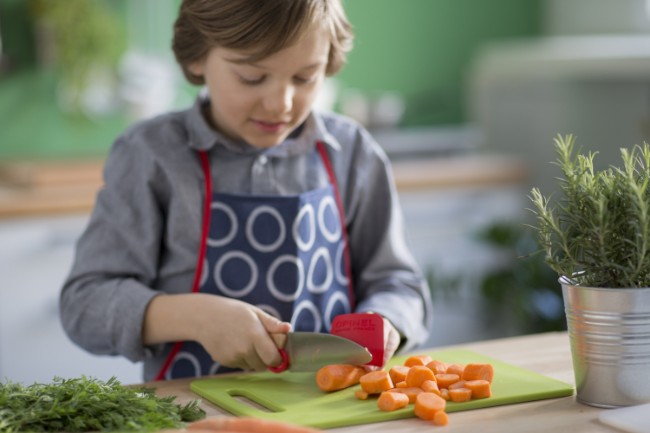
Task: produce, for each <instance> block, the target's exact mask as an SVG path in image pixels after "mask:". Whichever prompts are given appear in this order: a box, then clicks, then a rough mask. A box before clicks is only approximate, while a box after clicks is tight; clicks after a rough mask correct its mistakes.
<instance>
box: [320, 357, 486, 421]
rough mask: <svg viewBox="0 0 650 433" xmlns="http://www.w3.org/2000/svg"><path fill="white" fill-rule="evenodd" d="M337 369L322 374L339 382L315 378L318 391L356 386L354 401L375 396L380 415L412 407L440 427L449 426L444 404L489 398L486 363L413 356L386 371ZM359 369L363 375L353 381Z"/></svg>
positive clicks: (418, 415)
mask: <svg viewBox="0 0 650 433" xmlns="http://www.w3.org/2000/svg"><path fill="white" fill-rule="evenodd" d="M347 367H353V366H347ZM339 369H341V366H338V369H334V370H333V371H331V372H330V371H327V372H324V373H322V374H323V375H325V376H327V375H333V376H335V377H338V378H340V379H329V380H328V381H325V380H324V379H321V381H319V380H318V374H317V382H318V383H319V387H321V389H323V390H325V389H324V386H321V383H325V384H328V386H325V388H327V389H342V388H333V387H334V386H343V385H344V384H345V386H344V387H347V386H352V385H355V384H357V383H358V384H359V385H360V386H361V389H358V390H356V391H355V393H354V395H355V397H356V398H357V399H359V400H366V399H368V398H370V397H371V396H378V398H377V407H378V408H379V410H381V411H395V410H400V409H403V408H405V407H407V406H408V405H409V404H414V405H415V408H414V413H415V415H416V416H417V417H419V418H422V419H424V420H427V421H431V422H432V423H433V424H434V425H439V426H443V425H447V424H448V423H449V416H448V415H447V412H446V411H445V409H446V404H447V401H451V402H454V403H462V402H467V401H471V400H476V399H481V398H488V397H490V396H492V389H491V385H492V380H493V379H494V367H493V366H492V365H491V364H487V363H468V364H457V363H454V364H448V363H446V362H443V361H440V360H436V359H431V357H430V356H428V355H412V356H410V357H408V358H407V359H406V361H404V363H403V365H395V366H392V367H391V368H390V369H389V370H375V371H371V372H365V370H364V369H363V368H362V367H357V369H348V370H341V371H339ZM359 369H360V370H361V371H362V373H361V374H360V375H359V376H358V377H356V375H358V374H359ZM321 370H323V369H321ZM319 373H320V371H319ZM348 376H352V378H353V380H350V379H343V378H344V377H348ZM355 381H356V382H355ZM353 382H354V383H353ZM330 384H341V385H330Z"/></svg>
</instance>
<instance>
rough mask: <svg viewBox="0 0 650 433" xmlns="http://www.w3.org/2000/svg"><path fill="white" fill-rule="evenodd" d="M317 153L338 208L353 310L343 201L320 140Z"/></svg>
mask: <svg viewBox="0 0 650 433" xmlns="http://www.w3.org/2000/svg"><path fill="white" fill-rule="evenodd" d="M316 147H317V148H318V153H320V156H321V159H322V160H323V164H324V165H325V170H327V175H328V176H329V178H330V183H331V184H332V186H333V188H334V198H335V199H336V206H337V207H338V208H339V218H340V219H341V236H343V261H344V265H345V273H346V275H347V276H348V298H349V300H350V310H351V311H354V308H355V303H356V299H355V296H354V287H353V285H352V264H351V261H350V248H349V245H350V244H349V242H348V230H347V226H346V225H345V213H344V212H343V201H342V200H341V193H340V192H339V185H338V182H337V181H336V176H335V175H334V169H333V168H332V163H331V161H330V157H329V154H328V153H327V150H325V145H324V144H323V142H322V141H319V142H317V143H316Z"/></svg>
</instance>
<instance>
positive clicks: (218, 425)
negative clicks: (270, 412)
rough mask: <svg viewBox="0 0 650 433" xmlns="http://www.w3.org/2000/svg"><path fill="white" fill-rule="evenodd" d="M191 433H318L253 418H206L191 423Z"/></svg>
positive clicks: (286, 424) (188, 428)
mask: <svg viewBox="0 0 650 433" xmlns="http://www.w3.org/2000/svg"><path fill="white" fill-rule="evenodd" d="M186 429H187V430H190V431H206V430H207V431H228V432H240V433H241V432H244V433H266V432H283V433H317V432H320V431H321V430H315V429H313V428H309V427H301V426H297V425H293V424H289V423H286V422H282V421H271V420H264V419H260V418H252V417H241V418H237V417H232V416H215V417H210V418H204V419H202V420H200V421H196V422H193V423H190V424H188V425H187V427H186Z"/></svg>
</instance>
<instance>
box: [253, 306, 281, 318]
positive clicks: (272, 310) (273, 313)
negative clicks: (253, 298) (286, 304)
mask: <svg viewBox="0 0 650 433" xmlns="http://www.w3.org/2000/svg"><path fill="white" fill-rule="evenodd" d="M256 307H257V308H259V309H260V310H262V311H264V312H265V313H267V314H270V315H271V316H273V317H275V318H276V319H278V320H282V315H281V314H280V312H279V311H278V310H276V309H275V308H273V307H271V306H270V305H266V304H257V305H256Z"/></svg>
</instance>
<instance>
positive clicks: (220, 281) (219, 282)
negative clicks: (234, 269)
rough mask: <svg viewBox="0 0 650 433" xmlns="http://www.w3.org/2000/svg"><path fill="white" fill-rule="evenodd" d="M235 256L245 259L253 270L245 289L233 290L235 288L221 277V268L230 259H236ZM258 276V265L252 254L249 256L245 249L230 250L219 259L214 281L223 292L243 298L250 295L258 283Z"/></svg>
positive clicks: (215, 268)
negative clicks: (228, 285)
mask: <svg viewBox="0 0 650 433" xmlns="http://www.w3.org/2000/svg"><path fill="white" fill-rule="evenodd" d="M234 258H239V259H242V260H243V261H245V262H246V263H247V264H248V266H249V267H250V270H251V278H250V281H249V282H248V284H247V285H246V286H244V288H243V289H240V290H233V289H231V288H229V287H226V284H225V283H224V282H223V279H222V278H221V270H222V268H223V266H224V264H225V263H226V262H227V261H228V260H230V259H234ZM257 276H258V270H257V265H256V264H255V262H254V261H253V259H252V258H251V256H249V255H248V254H246V253H245V252H243V251H238V250H235V251H228V252H227V253H225V254H224V255H223V256H221V257H220V258H219V260H218V261H217V264H216V265H215V266H214V282H215V284H216V285H217V287H218V288H219V289H220V290H221V291H222V292H224V293H225V294H226V295H228V296H232V297H233V298H241V297H244V296H246V295H248V294H249V293H250V292H251V291H252V290H253V289H254V288H255V284H256V283H257Z"/></svg>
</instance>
